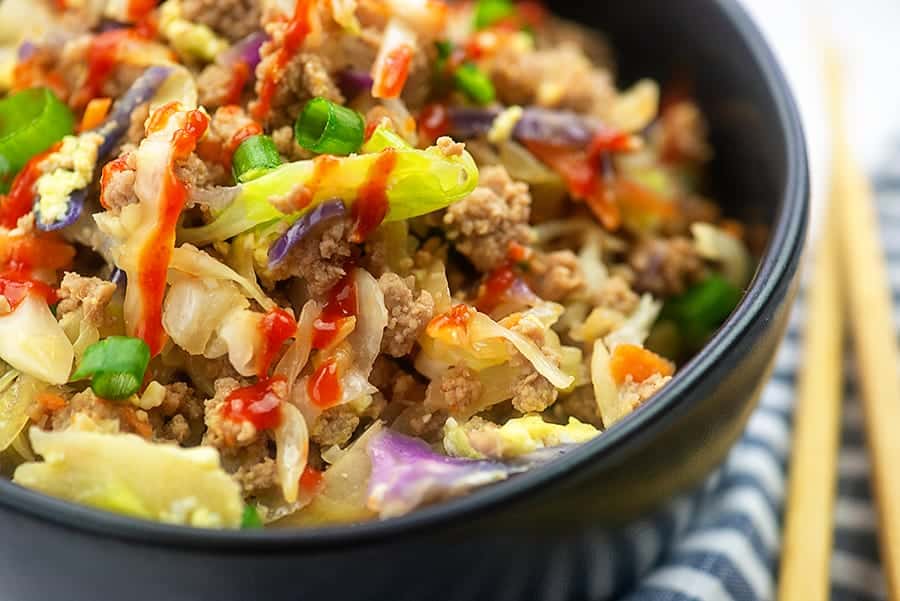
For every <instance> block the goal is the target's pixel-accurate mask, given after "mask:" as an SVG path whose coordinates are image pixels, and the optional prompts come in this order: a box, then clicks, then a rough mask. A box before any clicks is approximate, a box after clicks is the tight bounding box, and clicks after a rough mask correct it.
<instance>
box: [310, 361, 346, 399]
mask: <svg viewBox="0 0 900 601" xmlns="http://www.w3.org/2000/svg"><path fill="white" fill-rule="evenodd" d="M306 393H307V394H308V395H309V400H310V401H312V403H313V405H315V406H316V407H319V408H320V409H328V408H329V407H334V406H335V405H337V403H338V401H340V400H341V381H340V379H339V377H338V364H337V360H336V359H335V358H334V357H330V358H328V359H326V360H325V361H323V362H322V364H321V365H319V367H318V368H317V369H316V371H315V372H313V375H312V376H310V378H309V381H308V382H307V383H306Z"/></svg>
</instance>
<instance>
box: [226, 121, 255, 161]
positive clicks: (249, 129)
mask: <svg viewBox="0 0 900 601" xmlns="http://www.w3.org/2000/svg"><path fill="white" fill-rule="evenodd" d="M262 132H263V128H262V127H261V126H260V124H259V123H257V122H256V121H254V122H252V123H248V124H247V125H245V126H243V127H242V128H240V129H238V130H237V131H236V132H234V134H233V135H232V136H231V139H230V140H228V144H227V145H226V146H225V152H224V156H223V157H222V160H223V161H224V163H225V165H227V166H228V167H231V161H232V159H233V158H234V152H235V151H236V150H237V149H238V146H240V145H241V143H242V142H243V141H244V140H246V139H247V138H252V137H253V136H258V135H259V134H261V133H262Z"/></svg>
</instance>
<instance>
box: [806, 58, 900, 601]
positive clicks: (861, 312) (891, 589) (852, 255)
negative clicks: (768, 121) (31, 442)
mask: <svg viewBox="0 0 900 601" xmlns="http://www.w3.org/2000/svg"><path fill="white" fill-rule="evenodd" d="M832 62H834V63H836V61H832ZM829 70H830V71H831V72H832V76H831V79H832V80H833V81H832V84H831V90H830V96H831V97H832V105H833V108H832V113H833V115H832V121H833V122H834V124H833V132H832V135H833V136H834V137H835V143H834V145H833V146H834V150H833V152H834V157H833V164H834V166H835V168H836V173H835V176H836V180H835V181H836V187H835V188H836V190H835V193H836V198H838V199H839V202H838V203H837V204H836V209H837V210H836V212H835V214H836V216H837V218H838V223H839V224H840V227H839V236H838V238H839V240H840V243H839V249H840V252H839V255H840V260H841V265H842V269H841V273H842V286H843V289H844V290H845V292H846V295H847V303H848V310H849V312H848V314H849V316H850V319H849V321H850V325H851V327H850V331H851V333H852V335H853V343H854V347H855V351H856V369H857V374H858V378H859V382H860V392H861V397H862V404H863V414H864V419H865V429H866V440H867V443H868V448H869V460H870V464H871V470H872V471H871V476H872V492H873V496H874V497H875V502H876V505H877V508H878V538H879V544H880V547H881V563H882V568H883V570H884V574H885V577H886V579H887V590H888V593H889V598H890V599H893V600H894V601H900V476H898V470H900V436H898V431H897V428H898V426H900V373H898V366H900V349H898V346H897V337H896V336H897V330H896V329H895V324H894V320H893V316H892V300H891V295H890V286H889V280H888V276H887V269H886V266H885V262H884V255H883V247H882V244H881V236H880V234H879V230H878V226H877V222H876V218H875V206H874V203H873V201H872V190H871V188H870V186H869V182H868V180H867V179H866V177H865V175H864V174H863V172H862V170H861V169H860V167H859V165H858V164H857V163H856V161H855V160H854V158H853V154H852V152H851V148H850V143H849V140H848V138H847V133H846V129H845V127H844V124H843V113H842V111H841V108H842V102H841V97H842V94H841V92H842V89H841V85H840V82H839V81H838V80H839V74H838V73H837V72H838V70H839V69H838V67H837V66H834V65H832V66H831V68H830V69H829ZM819 327H828V324H826V323H820V324H819Z"/></svg>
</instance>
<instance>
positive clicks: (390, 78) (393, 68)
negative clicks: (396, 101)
mask: <svg viewBox="0 0 900 601" xmlns="http://www.w3.org/2000/svg"><path fill="white" fill-rule="evenodd" d="M412 59H413V49H412V48H410V47H409V46H408V45H407V44H403V45H402V46H397V47H396V48H394V49H393V50H391V51H390V52H388V54H387V56H385V57H384V66H383V68H382V69H381V73H380V77H379V78H378V80H377V81H376V82H375V85H374V86H373V87H372V95H373V96H375V97H376V98H396V97H397V96H399V95H400V92H402V91H403V86H404V85H406V79H407V78H408V77H409V66H410V64H412Z"/></svg>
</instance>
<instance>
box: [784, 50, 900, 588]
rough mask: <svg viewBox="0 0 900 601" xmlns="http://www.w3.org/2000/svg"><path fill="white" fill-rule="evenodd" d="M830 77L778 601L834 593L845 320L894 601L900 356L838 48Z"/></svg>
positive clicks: (898, 556) (899, 532) (899, 503)
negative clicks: (826, 180)
mask: <svg viewBox="0 0 900 601" xmlns="http://www.w3.org/2000/svg"><path fill="white" fill-rule="evenodd" d="M827 75H828V82H829V86H828V87H829V90H828V96H829V100H830V102H829V105H830V106H829V109H830V110H829V112H830V121H831V130H832V131H831V134H832V140H833V142H832V162H831V166H832V169H831V190H830V194H829V204H828V207H827V215H826V224H825V228H824V229H823V231H822V233H821V235H820V238H819V239H818V241H817V244H816V247H815V255H814V257H813V258H814V261H815V262H814V264H813V271H812V278H811V279H810V281H809V288H808V306H809V312H808V315H807V321H806V326H805V336H804V345H803V359H802V366H801V368H800V375H799V381H798V388H797V407H796V413H795V433H794V443H793V447H792V451H791V464H790V465H791V467H790V476H789V483H788V491H787V495H788V496H787V510H786V516H785V530H784V545H783V548H782V558H781V571H780V578H779V588H778V599H779V601H825V600H827V599H828V598H829V594H830V587H831V582H830V570H829V565H830V560H831V552H832V542H833V526H834V519H833V518H834V499H835V494H836V480H837V469H836V468H837V452H838V446H839V442H840V415H841V401H842V395H841V393H842V388H843V386H842V385H843V349H844V333H845V319H846V322H847V325H848V326H849V327H848V328H847V329H848V330H849V332H850V334H851V335H852V340H853V346H854V349H855V352H856V369H857V373H858V375H859V381H860V385H861V386H860V391H861V393H862V401H863V413H864V425H865V432H866V439H867V442H868V448H869V459H870V462H871V475H872V478H871V480H872V492H873V496H874V498H875V500H876V505H877V507H878V529H879V543H880V547H881V560H882V566H883V570H884V574H885V577H886V579H887V590H888V593H889V598H890V599H892V600H893V601H900V436H898V435H897V428H898V427H900V373H898V365H900V352H898V347H897V342H896V340H897V339H896V330H895V328H894V325H895V324H894V323H893V319H892V308H891V296H890V287H889V285H888V277H887V270H886V268H885V263H884V257H883V254H882V247H881V242H880V236H879V231H878V227H877V223H876V219H875V207H874V204H873V201H872V192H871V189H870V187H869V184H868V181H867V180H866V177H865V175H864V174H863V172H862V170H861V169H860V167H859V165H858V164H857V163H856V161H855V159H854V157H853V153H852V151H851V149H850V144H849V140H848V137H847V132H846V127H845V125H844V102H843V97H844V86H843V79H842V73H841V67H840V64H839V60H838V59H837V57H836V55H835V52H834V51H830V52H829V54H828V69H827Z"/></svg>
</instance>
